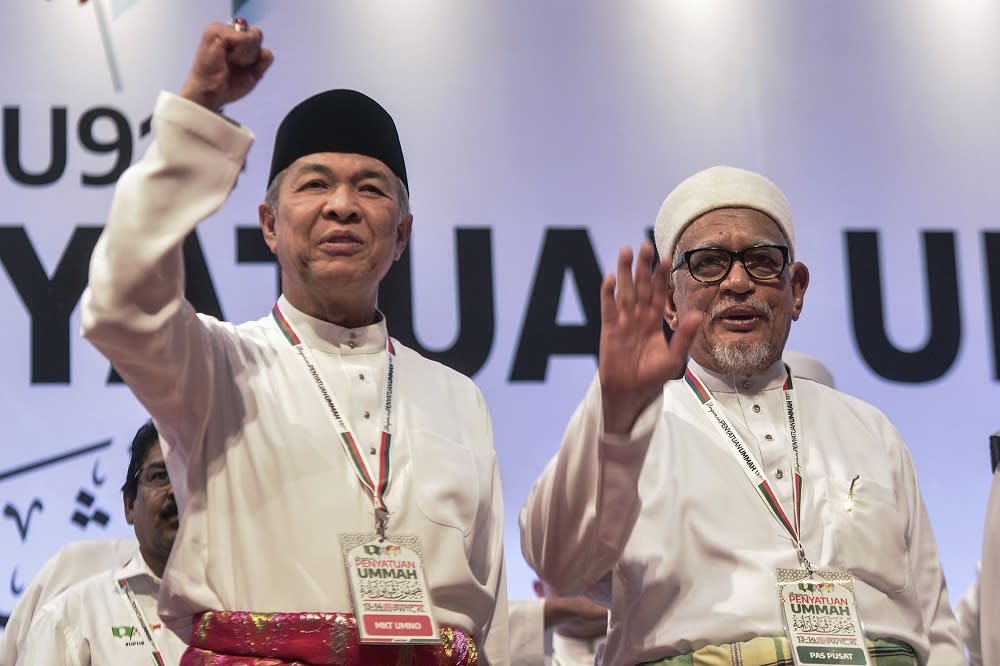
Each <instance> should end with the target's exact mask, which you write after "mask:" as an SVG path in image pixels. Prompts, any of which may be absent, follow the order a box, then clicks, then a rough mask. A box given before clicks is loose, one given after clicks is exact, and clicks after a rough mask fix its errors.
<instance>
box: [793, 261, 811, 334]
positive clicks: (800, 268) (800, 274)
mask: <svg viewBox="0 0 1000 666" xmlns="http://www.w3.org/2000/svg"><path fill="white" fill-rule="evenodd" d="M789 280H790V282H791V285H792V321H798V319H799V315H800V314H802V306H803V305H804V302H805V296H806V289H808V288H809V269H808V268H807V267H806V265H805V264H803V263H802V262H800V261H796V262H795V263H794V264H792V266H791V269H790V275H789Z"/></svg>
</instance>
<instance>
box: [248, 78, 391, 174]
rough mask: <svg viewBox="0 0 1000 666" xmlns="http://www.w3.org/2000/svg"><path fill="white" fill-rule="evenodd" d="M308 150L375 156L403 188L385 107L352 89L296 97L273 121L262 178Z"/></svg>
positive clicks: (274, 172) (284, 167)
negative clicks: (275, 126) (300, 99)
mask: <svg viewBox="0 0 1000 666" xmlns="http://www.w3.org/2000/svg"><path fill="white" fill-rule="evenodd" d="M312 153H358V154H359V155H367V156H368V157H374V158H375V159H377V160H381V161H382V163H384V164H385V165H386V166H387V167H389V169H391V170H392V172H393V173H394V174H396V175H397V176H398V177H399V179H400V180H401V181H403V185H405V186H406V191H407V192H409V191H410V184H409V183H408V182H407V180H406V164H404V163H403V149H402V147H401V146H400V145H399V134H398V133H397V132H396V123H394V122H393V121H392V116H390V115H389V112H388V111H386V110H385V109H383V108H382V107H381V106H380V105H379V103H378V102H376V101H375V100H373V99H372V98H371V97H369V96H368V95H365V94H362V93H359V92H358V91H356V90H343V89H341V90H327V91H326V92H321V93H319V94H318V95H313V96H312V97H310V98H309V99H307V100H305V101H303V102H301V103H299V105H298V106H296V107H295V108H294V109H292V110H291V111H289V112H288V115H286V116H285V119H284V120H282V121H281V125H279V126H278V132H277V134H276V135H275V137H274V154H273V155H272V156H271V173H270V174H268V177H267V184H268V187H270V185H271V182H272V181H273V180H274V177H275V176H276V175H278V173H279V172H281V171H283V170H284V169H287V168H288V167H289V166H290V165H291V164H292V162H294V161H295V160H297V159H299V158H300V157H304V156H306V155H311V154H312Z"/></svg>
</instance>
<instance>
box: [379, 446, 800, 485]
mask: <svg viewBox="0 0 1000 666" xmlns="http://www.w3.org/2000/svg"><path fill="white" fill-rule="evenodd" d="M368 453H370V454H372V455H375V447H374V446H373V447H372V448H370V449H368ZM778 474H781V470H780V469H779V470H778ZM778 478H779V479H780V478H781V477H780V476H779V477H778Z"/></svg>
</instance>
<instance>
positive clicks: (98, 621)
mask: <svg viewBox="0 0 1000 666" xmlns="http://www.w3.org/2000/svg"><path fill="white" fill-rule="evenodd" d="M122 578H124V579H125V580H126V581H127V582H128V586H129V588H130V589H131V590H132V592H133V594H134V596H135V600H136V603H137V604H138V605H139V607H140V608H141V609H142V613H143V616H144V620H145V622H146V623H147V624H148V625H149V629H150V631H151V633H152V636H153V642H154V643H155V648H156V649H157V650H158V651H159V652H160V654H161V655H162V657H163V660H164V663H166V664H176V663H178V662H179V661H180V657H181V654H183V652H184V649H185V645H184V643H183V641H181V640H180V638H178V637H177V636H176V635H175V634H174V633H173V632H171V631H169V630H167V629H165V628H164V626H163V623H162V622H161V621H160V618H159V617H158V616H157V613H156V598H157V594H158V592H159V590H160V579H159V578H158V577H157V576H156V575H155V574H154V573H153V572H152V571H150V569H149V567H148V566H147V565H146V562H145V560H143V558H142V556H141V555H139V554H138V553H137V554H136V555H135V556H134V557H133V558H132V559H130V560H129V561H128V562H127V563H126V564H125V565H124V566H123V567H120V568H118V569H114V570H112V571H105V572H103V573H99V574H97V575H95V576H91V577H90V578H86V579H84V580H82V581H80V582H79V583H76V584H75V585H71V586H70V587H68V588H67V589H66V590H64V591H63V592H62V593H60V594H59V595H57V596H56V597H54V598H53V599H52V600H51V601H49V602H48V603H47V604H45V605H44V606H42V608H41V609H40V610H39V611H38V612H37V613H36V614H35V617H34V619H33V620H32V623H31V629H30V631H29V632H28V636H27V638H26V639H25V642H24V646H23V648H22V650H21V653H20V656H19V658H18V661H17V664H18V666H21V665H24V666H38V665H41V664H59V665H60V666H91V665H93V666H130V665H132V664H134V665H135V666H139V665H140V664H141V665H142V666H146V664H150V663H153V649H154V646H153V645H150V643H149V641H148V640H147V638H146V636H145V632H144V631H143V629H142V626H141V623H140V622H139V618H138V616H137V615H136V613H135V612H134V611H133V610H132V606H131V604H130V603H129V601H128V599H127V598H126V596H125V594H124V593H123V592H122V591H121V590H120V589H119V586H118V580H119V579H122Z"/></svg>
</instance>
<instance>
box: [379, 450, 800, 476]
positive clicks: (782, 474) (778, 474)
mask: <svg viewBox="0 0 1000 666" xmlns="http://www.w3.org/2000/svg"><path fill="white" fill-rule="evenodd" d="M374 451H375V449H372V452H374ZM784 476H785V473H784V472H782V471H781V470H780V469H779V470H778V471H777V472H775V473H774V478H776V479H781V478H784Z"/></svg>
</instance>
